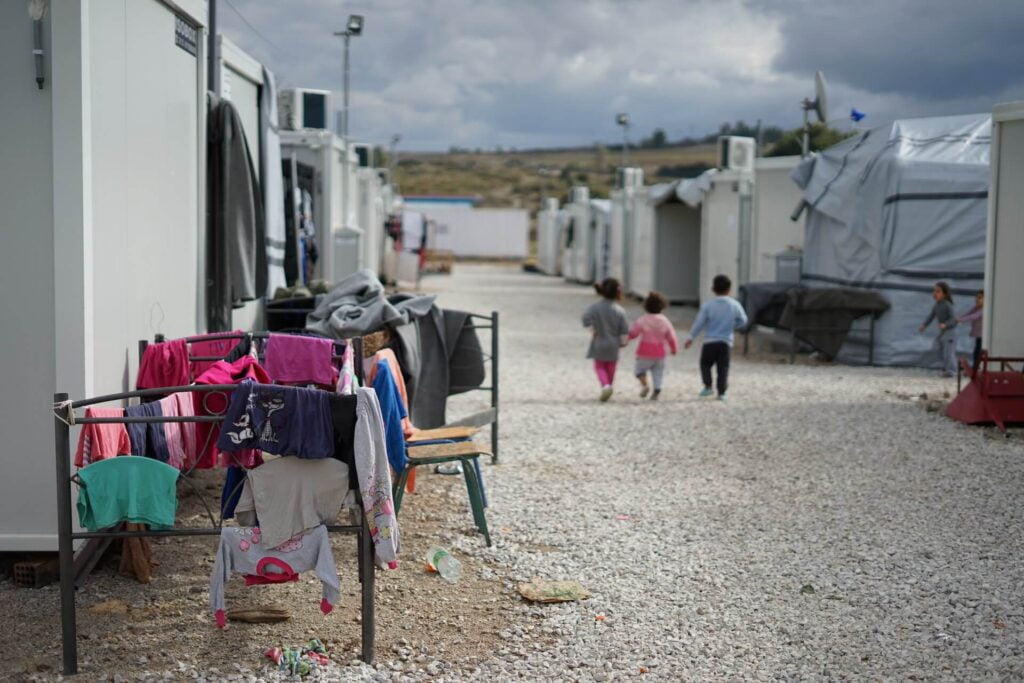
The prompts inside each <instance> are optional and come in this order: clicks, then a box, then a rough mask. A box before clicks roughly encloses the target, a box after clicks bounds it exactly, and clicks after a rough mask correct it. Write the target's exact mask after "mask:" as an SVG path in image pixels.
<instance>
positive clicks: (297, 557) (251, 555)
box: [210, 525, 341, 628]
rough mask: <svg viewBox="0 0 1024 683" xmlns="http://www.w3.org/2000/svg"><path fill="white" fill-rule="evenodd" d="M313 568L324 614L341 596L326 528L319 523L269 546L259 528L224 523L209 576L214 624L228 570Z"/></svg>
mask: <svg viewBox="0 0 1024 683" xmlns="http://www.w3.org/2000/svg"><path fill="white" fill-rule="evenodd" d="M310 570H313V571H315V573H316V577H317V578H318V579H320V582H321V584H322V587H323V588H322V593H321V595H322V599H321V600H320V611H321V612H323V613H324V614H328V613H329V612H330V611H331V610H332V609H334V605H336V604H337V603H338V600H339V598H340V597H341V580H340V579H339V578H338V570H337V568H336V567H335V565H334V557H333V556H332V555H331V543H330V541H329V540H328V538H327V529H326V528H325V527H324V526H323V525H321V526H318V527H316V528H315V529H313V530H312V531H310V532H309V533H307V534H305V535H299V536H295V537H294V538H291V539H288V540H287V542H286V543H285V544H283V545H280V546H278V547H276V548H275V547H270V546H268V544H267V541H266V538H265V537H264V534H263V533H262V529H255V528H249V527H225V528H223V529H221V532H220V545H219V546H218V548H217V559H216V561H215V562H214V564H213V574H212V575H211V576H210V611H212V612H213V613H214V617H215V618H216V620H217V626H218V627H220V628H224V626H225V624H226V619H225V617H224V585H225V584H226V583H227V582H228V580H229V579H230V578H231V574H232V572H234V573H236V574H248V575H251V576H269V577H271V578H273V577H274V575H275V574H277V575H280V574H282V573H283V574H285V575H291V574H301V573H303V572H306V571H310Z"/></svg>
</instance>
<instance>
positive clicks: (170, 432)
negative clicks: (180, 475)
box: [159, 392, 196, 470]
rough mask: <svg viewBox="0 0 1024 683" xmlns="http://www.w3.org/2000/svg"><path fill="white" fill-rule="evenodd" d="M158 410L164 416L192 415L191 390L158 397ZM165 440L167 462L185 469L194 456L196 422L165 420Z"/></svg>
mask: <svg viewBox="0 0 1024 683" xmlns="http://www.w3.org/2000/svg"><path fill="white" fill-rule="evenodd" d="M159 403H160V412H161V414H162V415H163V416H164V417H193V416H194V415H195V408H194V405H193V403H192V392H187V393H186V392H179V393H176V394H171V395H170V396H167V397H165V398H162V399H160V401H159ZM162 427H163V430H164V439H165V441H166V442H167V464H168V465H170V466H171V467H175V468H177V469H179V470H187V469H189V468H191V467H192V465H193V464H194V463H195V458H196V423H195V422H165V423H163V425H162Z"/></svg>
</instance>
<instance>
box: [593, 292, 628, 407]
mask: <svg viewBox="0 0 1024 683" xmlns="http://www.w3.org/2000/svg"><path fill="white" fill-rule="evenodd" d="M594 289H596V290H597V293H598V294H600V295H601V300H600V301H598V302H595V303H593V304H591V305H590V306H588V307H587V310H586V311H584V312H583V326H584V327H589V328H590V330H591V334H592V336H591V338H590V348H589V349H588V350H587V358H593V359H594V372H595V373H596V374H597V381H598V382H600V383H601V400H602V401H607V400H608V399H610V398H611V397H612V384H614V382H615V366H616V365H617V364H618V361H619V349H621V348H622V347H623V346H624V345H625V340H626V335H627V334H629V323H628V322H627V321H626V312H625V311H624V310H622V306H620V305H619V303H618V302H619V300H620V299H622V285H620V284H619V281H618V280H616V279H615V278H613V277H609V278H605V279H604V280H603V281H601V282H599V283H597V284H595V285H594Z"/></svg>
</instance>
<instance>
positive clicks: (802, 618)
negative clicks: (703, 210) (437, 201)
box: [0, 264, 1024, 681]
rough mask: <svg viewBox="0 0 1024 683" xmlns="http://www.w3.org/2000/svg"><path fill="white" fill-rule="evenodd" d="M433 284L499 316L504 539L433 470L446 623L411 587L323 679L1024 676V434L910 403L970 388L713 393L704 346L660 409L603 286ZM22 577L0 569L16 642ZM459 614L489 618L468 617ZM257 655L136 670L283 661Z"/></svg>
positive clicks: (472, 270) (923, 375)
mask: <svg viewBox="0 0 1024 683" xmlns="http://www.w3.org/2000/svg"><path fill="white" fill-rule="evenodd" d="M423 287H424V289H427V290H430V291H436V292H438V293H439V294H440V303H441V305H443V306H445V307H449V308H464V309H467V310H474V311H480V312H484V311H488V310H490V309H492V308H493V309H497V310H499V311H500V312H501V316H502V335H501V360H502V368H501V381H502V389H503V394H502V412H501V419H502V431H501V448H502V457H501V463H500V464H499V465H496V466H490V465H488V466H487V467H485V477H486V481H487V487H488V493H489V496H490V503H491V508H490V510H489V511H488V519H489V522H490V525H491V529H492V531H493V534H494V537H495V546H494V547H492V548H489V549H488V548H485V547H484V546H483V544H482V543H481V541H480V539H479V537H478V536H476V535H474V534H472V533H471V530H470V528H469V524H468V512H467V509H466V506H465V490H464V488H461V483H460V482H459V481H458V480H456V479H455V478H454V477H448V478H446V477H441V476H424V477H422V478H421V479H422V481H421V486H422V488H423V491H422V493H419V494H417V495H416V496H412V497H410V498H408V499H407V503H406V505H407V506H409V507H408V513H407V508H405V507H403V521H404V523H403V534H408V536H407V538H409V539H414V540H410V547H409V548H408V550H409V552H408V553H407V556H406V561H405V563H404V564H403V570H404V571H406V572H409V574H408V575H407V576H408V577H409V580H408V581H407V583H406V587H411V586H415V587H416V591H417V592H419V593H420V595H419V596H418V597H419V598H420V600H419V602H417V603H414V604H415V605H418V606H419V609H423V610H432V611H433V615H428V618H426V619H424V618H420V619H417V620H415V624H416V626H415V628H414V629H412V630H406V631H404V634H405V635H404V636H403V637H402V639H400V638H399V634H400V633H403V632H402V631H400V630H388V629H399V628H400V625H401V623H402V622H403V620H404V621H405V622H407V623H406V625H408V623H411V618H410V617H408V616H406V617H403V616H402V614H403V612H402V611H401V608H402V603H403V601H402V600H391V602H390V603H389V604H386V605H382V606H381V608H380V612H381V614H382V619H385V620H386V621H387V620H390V621H388V623H389V624H392V625H391V626H387V627H386V630H385V632H384V633H383V634H382V637H381V639H380V640H381V643H380V647H379V651H380V661H379V662H378V665H377V667H376V668H370V667H365V666H360V665H357V664H347V661H348V660H349V659H350V658H351V654H350V653H347V654H345V656H344V657H343V658H339V662H340V663H339V664H338V665H337V666H332V667H330V668H328V669H327V670H325V671H322V672H320V673H319V674H318V675H317V676H316V678H317V679H321V680H410V681H412V680H426V679H428V678H429V679H431V680H487V681H492V680H514V679H523V680H581V681H609V680H618V679H625V678H630V679H637V678H638V677H640V676H641V675H642V676H643V678H644V679H645V680H651V681H654V680H664V681H675V680H761V679H786V680H808V679H822V680H824V679H829V680H832V679H841V680H850V679H872V680H878V679H927V680H935V679H959V680H964V679H1019V678H1022V677H1024V599H1022V598H1024V568H1022V567H1024V565H1022V563H1021V561H1020V558H1021V557H1022V556H1024V532H1022V531H1024V530H1022V524H1021V517H1022V513H1021V510H1022V509H1024V487H1022V482H1024V445H1022V441H1021V437H1020V436H1018V437H1017V438H1011V439H1002V438H997V437H996V436H995V435H994V433H993V430H989V429H977V428H967V427H964V426H961V425H958V424H955V423H953V422H951V421H949V420H947V419H946V418H944V417H942V416H941V415H940V414H939V413H936V412H929V411H927V410H926V409H925V407H924V404H925V403H927V401H922V400H911V399H910V398H909V397H915V398H916V397H917V396H919V395H920V394H922V393H926V394H928V395H929V396H930V397H937V396H939V397H941V396H942V394H943V392H951V391H955V384H954V383H953V382H950V381H949V380H942V379H939V378H937V377H935V376H934V374H933V373H932V372H928V371H921V370H912V369H882V368H873V369H872V368H852V367H844V366H835V365H812V364H797V365H793V366H791V365H788V364H785V363H781V362H779V360H780V358H776V357H764V356H761V357H759V358H758V360H757V361H745V360H743V359H735V361H734V364H733V373H732V386H731V388H730V392H729V394H730V400H729V401H728V402H726V403H719V402H716V401H708V400H699V399H698V398H697V397H696V393H697V390H698V389H699V388H700V385H699V378H698V373H697V368H696V363H697V354H698V353H699V351H698V349H693V350H690V351H681V352H680V354H679V355H678V356H677V357H675V358H672V359H670V372H669V374H668V376H667V379H666V388H665V391H664V394H663V396H662V399H661V400H660V401H659V402H652V401H642V400H641V399H640V398H639V396H638V393H637V386H636V382H635V380H634V379H633V378H632V377H631V376H630V365H631V356H630V354H631V351H632V350H631V349H630V350H629V351H628V352H627V353H626V354H625V355H624V358H623V360H624V362H623V363H621V365H620V372H619V376H618V379H617V382H616V394H615V396H614V397H613V398H612V400H611V401H610V402H608V403H600V402H598V401H597V393H598V387H597V383H596V380H595V379H594V378H593V376H592V372H591V369H590V366H589V364H588V362H587V361H586V360H584V358H583V355H584V351H585V348H586V341H587V338H586V334H585V332H584V331H583V330H582V329H581V328H580V325H579V315H580V313H581V312H582V310H583V309H584V308H585V307H586V305H588V304H589V303H590V302H591V301H592V300H593V297H594V295H593V294H592V290H591V289H590V288H587V287H582V286H576V285H570V284H565V283H563V282H562V281H561V280H559V279H556V278H549V277H544V276H540V275H532V274H526V273H522V272H520V271H519V270H517V269H514V268H511V267H498V266H476V265H465V264H457V266H456V271H455V274H454V275H453V276H450V277H444V276H435V277H430V278H427V279H425V280H424V282H423ZM628 313H629V314H630V316H631V317H636V316H637V315H638V314H639V309H638V307H636V306H635V305H630V306H629V307H628ZM690 316H692V311H690V310H687V309H680V310H677V311H673V319H675V320H679V321H683V322H685V321H686V320H687V319H688V318H689V317H690ZM684 329H685V326H684ZM473 400H475V399H473V398H472V397H468V396H467V397H458V398H457V399H456V400H454V401H453V404H454V407H453V412H458V410H459V408H460V406H463V405H465V404H467V403H468V402H471V401H473ZM427 506H433V507H431V508H430V513H431V514H432V515H434V517H435V518H432V519H433V521H431V520H430V519H427V518H426V517H424V516H423V511H424V509H425V508H426V507H427ZM407 514H408V515H409V516H408V517H406V515H407ZM417 515H418V516H417ZM436 541H441V542H443V543H444V544H446V545H447V546H448V547H449V548H450V549H451V550H452V551H453V553H454V554H455V555H456V556H457V557H459V558H460V559H462V560H463V561H464V563H465V565H466V573H467V580H466V581H465V582H464V584H465V588H466V590H467V591H469V592H467V593H465V594H464V595H463V602H461V603H460V602H459V601H458V599H457V597H458V595H459V593H458V591H459V586H456V587H451V589H450V590H449V589H448V588H446V587H445V586H446V585H442V584H441V583H439V582H437V581H434V582H433V583H428V582H427V581H426V580H425V579H424V578H423V576H422V573H421V571H419V572H416V571H415V570H416V569H417V558H416V557H415V553H417V552H422V549H425V547H426V546H427V545H428V544H430V543H433V542H436ZM421 546H422V547H421ZM197 571H198V574H197V575H196V576H192V577H191V579H190V580H191V581H193V583H195V582H201V581H202V580H204V579H205V573H206V571H207V569H206V565H202V566H201V568H200V569H198V570H197ZM413 572H415V575H413ZM396 576H397V578H389V579H387V581H388V583H389V584H395V585H401V583H402V581H403V580H404V577H403V575H402V574H398V575H396ZM533 577H541V578H545V579H575V580H578V581H579V582H580V583H581V584H583V586H584V587H585V588H587V589H588V590H589V591H590V592H591V593H592V597H591V598H590V599H589V600H586V601H583V602H579V603H567V604H562V605H544V606H539V605H530V604H527V603H524V602H522V601H521V600H520V599H519V598H518V596H517V595H516V593H515V586H516V584H517V583H519V582H522V581H526V580H529V579H531V578H533ZM429 578H434V577H428V579H429ZM113 580H114V581H117V579H116V577H115V578H114V579H113ZM121 581H122V582H123V580H121ZM460 585H463V584H460ZM353 590H354V589H353ZM17 595H25V592H24V591H15V590H13V589H10V588H9V587H8V584H3V585H0V617H4V616H5V615H6V616H7V617H8V618H7V619H4V621H6V622H8V624H5V625H0V635H8V633H7V632H5V631H4V630H3V629H9V628H10V626H9V623H10V618H9V617H10V615H12V614H15V612H16V610H15V609H14V608H13V607H12V604H13V603H12V600H15V599H16V598H14V597H12V596H17ZM442 596H443V598H442ZM467 596H468V597H469V599H470V604H467V603H466V602H465V599H466V597H467ZM435 597H437V598H438V601H436V602H435V601H434V598H435ZM409 599H410V600H411V599H412V598H409ZM449 599H451V600H450V601H449ZM474 602H475V603H477V605H476V606H475V607H474V605H473V604H472V603H474ZM395 603H398V604H395ZM483 603H488V604H493V605H497V606H498V608H496V609H492V610H490V611H489V612H484V613H480V612H479V606H480V604H483ZM408 604H413V603H405V605H406V606H408ZM407 611H408V610H406V612H407ZM18 613H22V612H18ZM473 615H476V616H473ZM464 619H466V620H467V621H466V622H465V623H467V624H472V625H473V627H471V628H463V627H461V626H459V627H458V628H457V629H455V628H454V627H453V625H454V624H462V623H463V620H464ZM348 621H350V620H348ZM434 623H436V624H437V626H438V628H436V629H435V628H433V627H432V624H434ZM349 626H351V628H350V630H351V629H352V628H355V626H354V625H349ZM201 627H202V629H203V630H202V633H204V634H207V635H209V636H210V638H211V639H213V638H217V637H218V636H217V634H212V635H210V632H209V628H208V624H205V623H204V624H201ZM474 628H475V629H477V631H474ZM445 629H449V630H447V631H446V630H445ZM319 633H320V632H318V635H319ZM354 633H355V631H354V630H353V631H352V633H350V634H348V635H347V636H346V637H345V638H344V639H343V640H344V641H345V642H346V643H348V645H347V647H348V649H349V650H352V648H353V647H354V641H352V638H351V636H352V635H354ZM438 634H441V635H438ZM53 636H54V637H56V632H54V633H53ZM167 637H168V639H170V640H173V636H172V635H170V634H169V635H168V636H167ZM405 638H407V639H408V640H405ZM438 638H442V639H443V643H445V644H447V645H448V650H447V651H445V650H442V649H439V646H438V643H437V640H438ZM47 645H50V643H48V644H47ZM48 651H49V650H48ZM446 652H447V653H448V654H446ZM242 664H243V665H244V667H240V666H232V665H231V663H228V664H226V665H224V666H222V667H221V668H220V669H218V672H217V673H212V672H210V670H209V662H203V661H202V660H201V659H200V660H191V661H190V662H189V663H188V664H187V665H185V664H182V665H181V666H180V667H179V668H177V669H175V668H171V667H167V666H164V665H161V666H160V667H154V666H149V667H141V668H136V669H135V670H132V671H123V670H122V671H120V672H119V673H118V675H119V676H124V677H125V678H135V677H146V676H153V677H156V678H160V677H164V678H167V679H177V678H194V677H200V676H205V677H206V679H207V680H219V679H220V678H222V677H227V675H228V674H226V673H224V674H222V673H221V672H227V671H231V672H232V673H231V674H230V675H231V676H235V677H237V678H238V679H239V680H255V679H256V678H257V677H258V678H266V679H275V678H276V674H273V673H270V672H268V671H267V670H266V669H265V668H260V664H259V663H258V662H257V661H254V660H252V659H251V658H250V659H247V660H245V661H244V662H242ZM51 665H52V667H54V668H55V667H56V666H57V660H53V661H52V662H51ZM26 675H27V674H26ZM35 676H36V677H38V678H40V679H47V677H48V676H52V674H48V673H46V672H43V673H36V674H35ZM97 678H98V679H99V678H102V677H101V676H97Z"/></svg>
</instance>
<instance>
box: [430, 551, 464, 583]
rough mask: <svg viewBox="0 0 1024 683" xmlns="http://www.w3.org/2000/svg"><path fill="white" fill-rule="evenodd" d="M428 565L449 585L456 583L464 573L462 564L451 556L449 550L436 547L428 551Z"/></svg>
mask: <svg viewBox="0 0 1024 683" xmlns="http://www.w3.org/2000/svg"><path fill="white" fill-rule="evenodd" d="M427 564H428V565H430V566H431V567H432V568H433V569H435V570H436V571H437V573H438V574H440V575H441V578H442V579H444V580H445V581H447V582H448V583H455V582H456V581H458V580H459V575H460V574H461V573H462V563H461V562H459V561H458V560H456V559H455V558H454V557H452V556H451V553H449V552H448V551H447V550H445V549H444V548H442V547H441V546H437V545H435V546H434V547H432V548H431V549H430V550H428V551H427Z"/></svg>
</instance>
